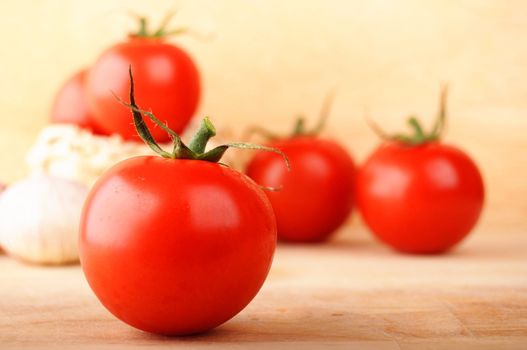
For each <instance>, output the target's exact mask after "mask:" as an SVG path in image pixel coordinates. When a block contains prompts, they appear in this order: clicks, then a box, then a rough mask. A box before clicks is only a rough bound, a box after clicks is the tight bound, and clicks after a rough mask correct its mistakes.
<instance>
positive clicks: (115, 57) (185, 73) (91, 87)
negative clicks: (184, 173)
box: [86, 36, 200, 142]
mask: <svg viewBox="0 0 527 350" xmlns="http://www.w3.org/2000/svg"><path fill="white" fill-rule="evenodd" d="M129 66H131V67H132V69H133V70H134V78H135V80H136V82H135V83H136V91H137V96H138V98H137V99H138V101H137V103H138V105H141V106H144V108H146V109H148V110H151V111H152V112H153V113H154V114H156V115H157V117H158V118H159V119H160V120H161V121H163V122H166V123H167V125H168V126H169V127H170V128H171V129H173V130H174V131H175V132H177V133H180V132H182V131H183V130H184V129H185V127H186V126H187V124H188V123H189V121H190V119H191V118H192V116H193V114H194V112H195V111H196V108H197V105H198V101H199V96H200V81H199V74H198V70H197V68H196V66H195V64H194V62H193V61H192V59H191V58H190V57H189V55H188V54H187V53H185V52H184V51H183V50H182V49H180V48H178V47H176V46H174V45H172V44H169V43H167V42H166V41H165V40H164V39H163V37H160V38H153V37H135V36H130V38H129V39H128V40H127V41H126V42H123V43H120V44H117V45H115V46H113V47H111V48H109V49H108V50H107V51H106V52H104V53H103V54H102V55H101V56H100V57H99V59H98V60H97V61H96V62H95V64H94V65H93V67H92V68H91V69H90V71H89V73H88V76H87V81H86V95H87V98H88V104H89V107H90V110H91V112H92V113H93V116H94V118H95V120H96V121H97V124H98V125H99V126H100V127H101V128H102V129H103V130H104V131H105V132H107V133H117V134H119V135H121V136H122V137H123V138H125V139H127V140H136V141H140V139H139V137H138V136H137V133H136V131H135V129H134V125H133V123H131V122H130V111H129V110H128V108H126V106H123V105H122V104H120V103H119V102H118V101H116V98H115V96H113V94H112V92H114V93H115V94H116V95H117V96H118V97H120V98H123V99H124V97H125V96H127V95H128V86H129V85H128V67H129ZM146 122H147V124H148V126H149V127H150V129H151V132H152V135H153V136H154V138H156V140H157V141H158V142H164V141H168V140H169V137H168V135H167V134H166V133H165V132H164V131H163V130H162V129H161V128H159V127H155V126H154V124H153V123H152V122H151V121H150V120H146Z"/></svg>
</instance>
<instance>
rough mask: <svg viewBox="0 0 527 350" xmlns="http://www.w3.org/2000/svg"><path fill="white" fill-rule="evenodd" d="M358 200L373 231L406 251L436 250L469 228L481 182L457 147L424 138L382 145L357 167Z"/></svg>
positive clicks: (475, 217) (479, 206)
mask: <svg viewBox="0 0 527 350" xmlns="http://www.w3.org/2000/svg"><path fill="white" fill-rule="evenodd" d="M357 201H358V206H359V209H360V212H361V214H362V217H363V219H364V221H365V222H366V224H367V225H368V226H369V228H370V229H371V230H372V232H373V233H374V234H375V235H376V236H377V237H378V238H379V239H380V240H381V241H383V242H384V243H386V244H388V245H390V246H391V247H392V248H394V249H396V250H399V251H402V252H408V253H440V252H443V251H445V250H448V249H450V248H452V247H453V246H454V245H456V244H457V243H459V242H460V241H461V240H463V238H465V237H466V236H467V235H468V234H469V232H470V231H471V230H472V228H473V227H474V225H475V224H476V222H477V221H478V218H479V216H480V213H481V210H482V208H483V201H484V185H483V180H482V177H481V174H480V172H479V170H478V168H477V166H476V164H475V163H474V162H473V161H472V160H471V158H469V156H467V155H466V154H465V153H463V152H462V151H461V150H459V149H457V148H455V147H453V146H448V145H445V144H441V143H438V142H428V143H425V144H422V145H419V146H413V147H412V146H406V145H404V144H402V143H398V142H390V143H386V144H384V145H381V147H379V148H378V149H377V150H376V151H375V152H374V153H373V154H372V155H371V156H370V157H369V158H368V160H367V161H366V162H365V163H364V165H363V166H362V167H361V168H360V169H359V172H358V177H357Z"/></svg>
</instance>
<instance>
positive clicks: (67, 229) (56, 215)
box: [0, 173, 88, 265]
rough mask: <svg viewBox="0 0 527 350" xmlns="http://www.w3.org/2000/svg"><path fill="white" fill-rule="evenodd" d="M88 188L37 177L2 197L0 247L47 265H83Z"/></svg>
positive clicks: (52, 178)
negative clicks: (83, 213) (81, 233)
mask: <svg viewBox="0 0 527 350" xmlns="http://www.w3.org/2000/svg"><path fill="white" fill-rule="evenodd" d="M87 193H88V188H87V186H85V185H82V184H79V183H75V182H72V181H68V180H65V179H60V178H57V177H52V176H48V175H45V174H42V173H35V174H32V175H31V176H29V177H27V178H25V179H23V180H21V181H18V182H16V183H14V184H13V185H11V186H9V187H8V188H7V189H6V190H5V191H4V192H3V193H2V195H1V196H0V246H2V247H3V249H4V250H5V251H6V252H7V253H8V254H9V255H11V256H13V257H16V258H19V259H21V260H24V261H26V262H30V263H35V264H45V265H58V264H71V263H76V262H78V261H79V255H78V249H77V240H78V232H79V222H80V216H81V211H82V207H83V205H84V200H85V199H86V196H87Z"/></svg>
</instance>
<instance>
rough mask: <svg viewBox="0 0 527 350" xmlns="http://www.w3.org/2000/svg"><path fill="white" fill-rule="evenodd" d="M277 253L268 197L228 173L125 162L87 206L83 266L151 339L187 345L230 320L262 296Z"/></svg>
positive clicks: (148, 159) (116, 308) (182, 162)
mask: <svg viewBox="0 0 527 350" xmlns="http://www.w3.org/2000/svg"><path fill="white" fill-rule="evenodd" d="M275 244H276V222H275V219H274V214H273V212H272V208H271V206H270V204H269V201H268V200H267V198H266V197H265V194H264V193H263V191H262V190H261V189H260V188H259V187H258V186H257V185H256V184H255V183H254V182H253V181H252V180H250V179H249V178H248V177H247V176H245V175H243V174H241V173H239V172H237V171H235V170H232V169H230V168H227V167H225V166H222V165H219V164H216V163H212V162H206V161H200V160H186V159H165V158H161V157H157V156H144V157H136V158H131V159H129V160H126V161H123V162H121V163H119V164H118V165H116V166H115V167H113V168H112V169H110V170H109V171H108V172H107V173H106V174H104V175H103V176H102V177H101V178H100V179H99V181H98V182H97V183H96V184H95V186H94V187H93V189H92V190H91V193H90V194H89V196H88V199H87V201H86V204H85V208H84V213H83V216H82V220H81V229H80V244H79V247H80V258H81V263H82V267H83V269H84V273H85V275H86V278H87V280H88V282H89V284H90V286H91V288H92V289H93V291H94V292H95V294H96V295H97V296H98V298H99V299H100V301H101V302H102V303H103V304H104V305H105V306H106V308H108V310H110V311H111V312H112V313H113V314H114V315H115V316H117V317H118V318H120V319H121V320H122V321H124V322H126V323H128V324H130V325H132V326H134V327H136V328H139V329H142V330H144V331H148V332H153V333H159V334H167V335H181V334H192V333H197V332H202V331H205V330H208V329H211V328H213V327H216V326H218V325H220V324H222V323H223V322H225V321H227V320H229V319H230V318H231V317H233V316H234V315H236V314H237V313H238V312H239V311H240V310H242V309H243V308H244V307H245V306H246V305H247V304H248V303H249V302H250V301H251V300H252V299H253V297H254V296H255V295H256V293H257V292H258V290H259V289H260V287H261V286H262V284H263V282H264V280H265V278H266V276H267V273H268V271H269V268H270V266H271V261H272V257H273V253H274V250H275Z"/></svg>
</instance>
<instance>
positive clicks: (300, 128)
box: [247, 91, 335, 141]
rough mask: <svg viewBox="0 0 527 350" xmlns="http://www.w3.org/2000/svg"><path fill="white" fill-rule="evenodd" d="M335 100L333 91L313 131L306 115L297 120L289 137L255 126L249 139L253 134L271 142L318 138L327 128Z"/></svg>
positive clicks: (326, 98)
mask: <svg viewBox="0 0 527 350" xmlns="http://www.w3.org/2000/svg"><path fill="white" fill-rule="evenodd" d="M334 98H335V91H331V92H329V93H328V94H327V95H326V97H325V99H324V102H323V103H322V108H321V109H320V113H319V116H318V121H317V124H316V125H315V126H314V127H313V128H311V129H309V128H307V126H306V117H305V116H304V115H299V116H298V117H297V118H296V120H295V124H294V126H293V131H292V132H291V133H290V134H289V135H287V136H281V135H278V134H275V133H274V132H271V131H269V130H267V129H265V128H262V127H259V126H255V127H252V128H250V129H249V130H248V131H247V135H248V136H247V137H250V136H251V135H252V134H259V135H261V136H263V137H264V138H266V139H267V140H269V141H274V140H281V139H289V138H293V137H299V136H318V135H319V134H320V133H321V132H322V130H324V128H325V127H326V122H327V119H328V117H329V114H330V111H331V106H332V105H333V99H334Z"/></svg>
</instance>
